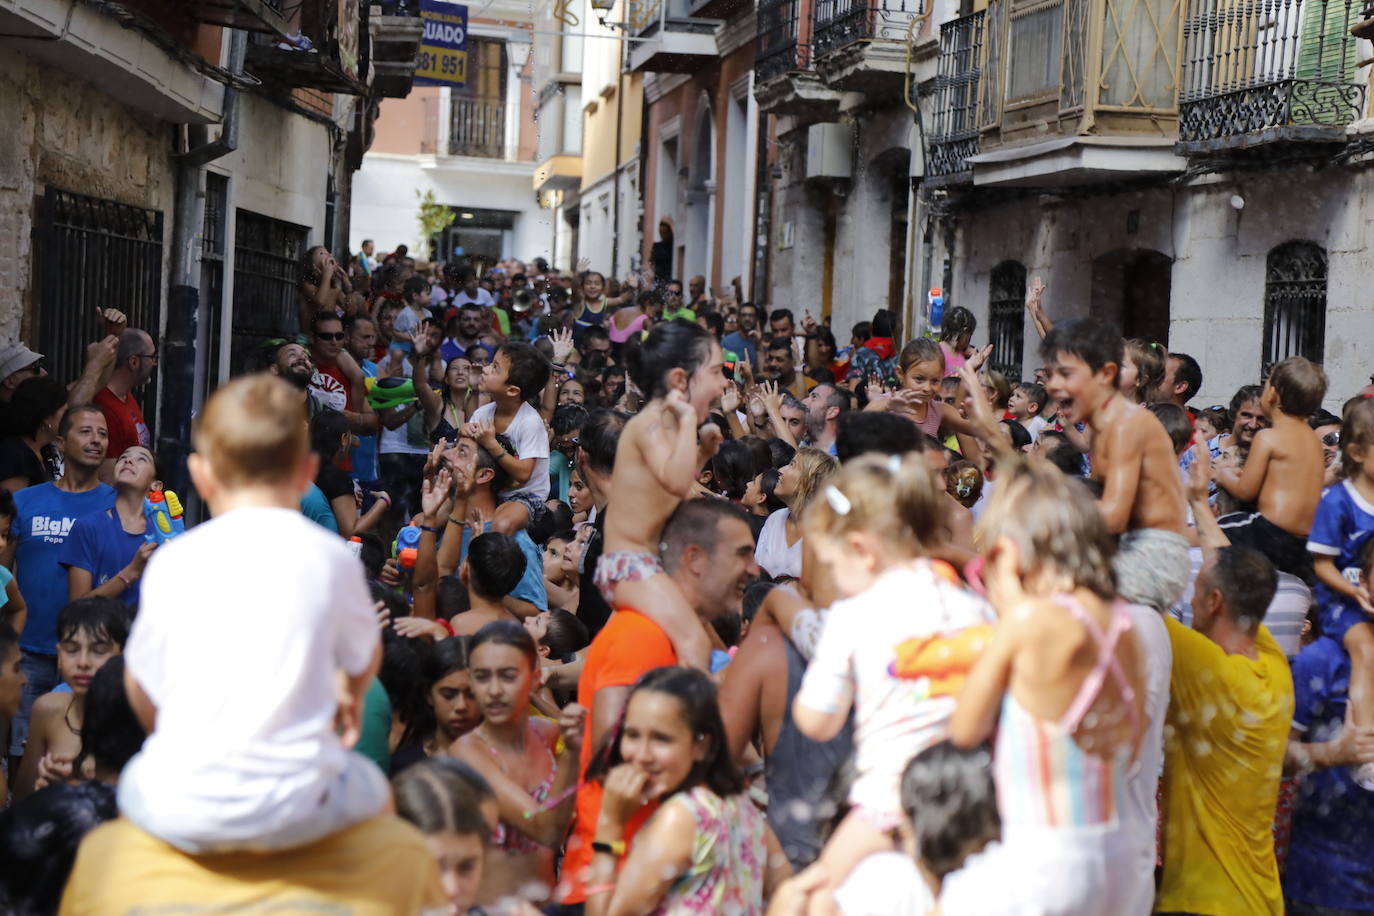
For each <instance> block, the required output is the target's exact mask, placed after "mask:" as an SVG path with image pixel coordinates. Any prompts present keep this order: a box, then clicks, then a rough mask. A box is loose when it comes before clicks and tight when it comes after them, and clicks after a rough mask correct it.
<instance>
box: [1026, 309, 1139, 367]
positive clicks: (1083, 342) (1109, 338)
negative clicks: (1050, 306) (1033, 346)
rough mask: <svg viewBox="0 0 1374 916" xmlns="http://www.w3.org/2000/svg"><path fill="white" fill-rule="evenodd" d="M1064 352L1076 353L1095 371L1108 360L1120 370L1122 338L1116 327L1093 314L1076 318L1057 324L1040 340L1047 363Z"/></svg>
mask: <svg viewBox="0 0 1374 916" xmlns="http://www.w3.org/2000/svg"><path fill="white" fill-rule="evenodd" d="M1061 356H1075V357H1077V358H1078V359H1081V360H1083V362H1085V363H1087V364H1088V368H1089V369H1091V370H1092V371H1093V372H1097V371H1099V370H1100V369H1101V368H1102V367H1103V366H1105V365H1107V364H1108V363H1114V364H1115V365H1116V367H1117V370H1118V371H1120V368H1121V360H1122V340H1121V337H1120V335H1118V334H1117V332H1116V331H1114V330H1113V329H1112V328H1110V327H1108V326H1107V325H1105V324H1103V323H1102V322H1100V321H1097V320H1096V319H1092V318H1073V319H1070V320H1069V321H1064V322H1060V323H1059V324H1057V325H1055V326H1054V329H1053V330H1051V331H1050V332H1049V333H1048V334H1046V335H1045V339H1044V341H1042V342H1041V344H1040V357H1041V358H1042V359H1044V360H1045V361H1046V362H1047V363H1048V362H1054V361H1056V360H1058V358H1059V357H1061Z"/></svg>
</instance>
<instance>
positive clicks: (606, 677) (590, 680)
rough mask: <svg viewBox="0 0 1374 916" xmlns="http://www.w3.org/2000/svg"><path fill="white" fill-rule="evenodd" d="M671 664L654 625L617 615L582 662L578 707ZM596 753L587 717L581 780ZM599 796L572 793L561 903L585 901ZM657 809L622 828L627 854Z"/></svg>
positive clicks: (594, 787)
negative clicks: (574, 798) (573, 807)
mask: <svg viewBox="0 0 1374 916" xmlns="http://www.w3.org/2000/svg"><path fill="white" fill-rule="evenodd" d="M676 664H677V653H676V652H674V651H673V644H672V643H671V642H669V641H668V635H667V634H666V633H664V632H663V630H662V629H661V628H660V627H659V625H658V624H656V623H654V622H653V621H652V620H650V619H649V618H648V617H645V616H644V615H643V614H640V613H639V612H638V611H632V610H629V609H627V608H622V609H619V610H617V611H616V613H615V614H614V615H612V617H611V619H610V622H608V623H607V624H606V626H605V627H604V628H602V630H601V632H600V633H598V634H596V639H594V640H592V645H591V648H589V649H588V650H587V661H586V664H584V665H583V667H582V677H581V678H580V679H579V680H578V682H577V702H578V704H579V705H581V706H583V707H584V708H586V709H587V710H588V712H589V713H590V711H591V708H592V701H593V700H594V699H595V697H596V692H597V691H598V690H600V689H601V688H602V687H629V686H630V685H631V684H633V683H634V682H635V681H637V680H639V678H640V675H642V674H644V673H645V672H647V671H652V670H653V669H655V668H662V667H665V666H668V665H676ZM596 751H597V748H595V747H593V746H592V720H591V716H590V715H588V716H587V726H586V731H585V732H584V733H583V735H582V756H581V761H580V763H579V766H578V773H579V774H580V775H581V776H582V777H584V778H585V777H586V775H587V765H588V764H590V763H591V760H592V755H593V754H594V753H596ZM602 792H603V790H602V788H601V784H600V783H588V784H587V785H584V786H582V788H580V789H578V790H577V814H576V816H575V818H574V820H573V829H572V835H571V836H569V837H568V848H567V852H566V854H565V855H564V856H563V874H562V880H561V881H560V882H559V891H560V893H561V894H562V898H561V901H560V902H562V903H569V904H570V903H582V902H584V901H585V900H586V899H587V894H586V882H585V881H584V877H585V876H586V873H587V869H588V868H590V867H591V864H592V841H593V840H594V839H596V821H597V818H599V817H600V816H601V796H602ZM656 809H657V805H646V806H644V808H642V809H641V810H640V811H639V812H638V813H637V814H636V815H635V816H634V817H633V818H631V819H630V822H629V823H628V824H626V825H625V845H626V847H627V848H628V846H629V844H630V841H631V840H633V839H634V835H635V834H636V833H637V832H639V828H640V827H642V826H644V822H645V821H647V820H648V819H649V816H650V815H651V814H653V813H654V811H655V810H656Z"/></svg>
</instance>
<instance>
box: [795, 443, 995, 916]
mask: <svg viewBox="0 0 1374 916" xmlns="http://www.w3.org/2000/svg"><path fill="white" fill-rule="evenodd" d="M946 501H947V497H946V496H945V493H944V486H943V482H942V481H941V480H938V479H937V477H936V475H935V474H933V473H932V472H931V471H930V470H929V469H928V468H927V467H926V464H925V461H924V459H923V458H922V457H921V455H920V454H912V455H908V456H907V457H905V458H904V459H899V458H896V457H892V458H880V457H863V458H858V459H855V460H853V461H851V462H849V463H847V464H846V465H845V466H844V467H842V468H841V469H840V471H839V473H838V474H836V475H835V477H833V478H831V480H830V482H829V483H827V484H826V485H825V486H824V487H823V488H822V491H821V494H820V496H819V497H818V498H817V499H816V500H815V502H813V503H812V505H811V508H810V509H809V510H808V511H807V513H806V517H805V519H804V520H803V529H804V531H805V536H806V538H807V542H808V544H809V546H810V547H811V548H812V549H813V550H814V552H815V555H816V557H817V559H818V560H819V562H820V564H821V565H822V566H823V567H824V568H826V569H827V570H828V571H829V573H830V575H831V577H832V579H833V585H834V587H835V588H836V590H837V591H838V592H839V593H840V594H841V595H844V596H846V597H845V598H843V599H842V600H839V601H837V602H835V603H834V604H833V605H832V606H831V608H830V611H829V614H828V616H827V618H826V620H825V624H824V629H823V630H822V632H821V635H820V639H819V642H818V643H817V645H816V650H815V654H814V656H813V657H812V659H811V664H810V665H809V666H808V667H807V669H806V675H805V678H804V679H803V681H802V685H801V690H800V691H799V692H798V694H797V698H796V701H795V703H794V705H793V710H792V715H793V719H794V721H795V722H796V724H797V727H798V728H799V729H800V730H801V731H802V732H803V733H804V734H806V735H807V736H808V737H810V738H812V739H814V740H817V741H825V740H828V739H830V738H832V737H833V736H834V735H835V734H836V733H837V732H838V731H839V730H840V729H841V728H842V727H843V725H844V723H845V721H846V720H847V719H848V718H849V712H850V708H851V707H853V709H854V743H855V757H854V765H855V771H856V773H855V778H854V782H853V785H852V787H851V789H850V792H849V802H850V804H851V805H852V808H851V811H850V813H849V814H848V815H847V816H846V817H845V819H844V821H843V823H841V825H840V827H839V828H838V829H837V830H836V832H835V834H834V835H833V836H832V837H831V840H830V842H829V843H828V844H827V845H826V848H825V850H824V851H823V852H822V853H821V858H820V860H819V863H818V864H819V865H820V866H821V867H824V868H825V870H826V876H827V881H828V883H829V886H830V887H831V888H832V889H833V888H835V887H838V886H839V885H840V884H842V883H843V881H844V878H845V876H846V875H847V874H848V873H849V870H850V869H851V868H852V867H853V866H854V865H855V864H856V863H857V862H858V861H859V860H860V859H862V858H863V857H864V856H865V855H867V854H868V853H870V852H877V851H883V850H888V849H891V848H893V840H892V831H894V830H895V829H896V828H897V827H898V825H899V824H900V823H901V821H902V809H901V792H900V784H901V775H902V768H903V767H904V766H905V765H906V762H907V761H908V760H910V759H911V757H912V756H913V755H914V754H917V753H919V752H920V751H922V750H923V749H925V748H927V747H930V746H931V745H933V744H935V743H936V742H938V741H940V740H942V739H944V738H945V737H946V736H947V733H948V723H949V717H950V715H951V714H952V713H953V711H954V704H955V697H956V696H957V695H958V692H959V688H960V686H961V685H962V682H963V677H964V674H965V673H966V672H967V671H968V669H969V666H970V665H971V663H972V659H973V657H974V656H975V655H976V653H977V651H978V649H979V647H980V643H981V639H982V637H983V635H984V634H985V633H986V624H988V623H990V622H991V620H992V615H991V608H989V607H988V605H987V603H986V602H984V601H983V600H982V599H980V598H979V597H978V596H976V595H974V594H973V593H972V592H969V591H968V590H966V589H964V588H963V587H962V586H961V585H960V584H959V582H958V578H957V577H956V576H955V575H954V573H953V571H952V570H951V569H950V568H949V567H948V566H946V565H945V564H942V563H939V562H938V561H933V560H931V559H929V558H928V557H929V553H930V550H931V549H932V548H934V547H935V546H936V545H937V544H938V543H939V541H940V539H941V538H942V536H943V529H944V522H945V511H946ZM775 591H781V590H780V589H775ZM784 625H786V624H784ZM829 897H830V894H828V893H827V894H821V895H818V898H816V899H818V902H817V904H816V905H817V906H819V907H820V908H821V909H822V910H824V909H825V908H826V907H827V906H828V903H829V900H828V898H829Z"/></svg>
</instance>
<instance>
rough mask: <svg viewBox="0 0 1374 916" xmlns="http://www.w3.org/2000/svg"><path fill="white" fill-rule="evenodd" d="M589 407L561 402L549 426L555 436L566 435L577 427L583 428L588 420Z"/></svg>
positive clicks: (554, 411)
mask: <svg viewBox="0 0 1374 916" xmlns="http://www.w3.org/2000/svg"><path fill="white" fill-rule="evenodd" d="M587 413H588V411H587V408H586V407H583V406H582V405H581V404H560V405H559V406H557V407H555V408H554V410H553V416H552V417H551V418H550V419H549V427H550V428H551V429H553V434H554V435H555V436H566V435H567V434H568V433H570V432H572V431H573V430H575V429H581V428H582V427H583V425H584V424H585V423H586V422H587Z"/></svg>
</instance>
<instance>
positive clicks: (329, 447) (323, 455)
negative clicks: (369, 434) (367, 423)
mask: <svg viewBox="0 0 1374 916" xmlns="http://www.w3.org/2000/svg"><path fill="white" fill-rule="evenodd" d="M348 432H349V425H348V418H347V417H345V416H344V415H343V413H342V412H341V411H338V410H331V409H329V408H325V409H324V410H321V411H320V412H319V413H317V414H315V415H314V416H313V417H311V418H310V450H311V451H313V452H315V453H316V454H317V455H319V456H320V464H321V465H328V464H329V463H330V462H331V461H333V460H334V458H335V456H337V455H338V454H339V452H340V451H342V450H343V437H344V436H346V435H347V434H348Z"/></svg>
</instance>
